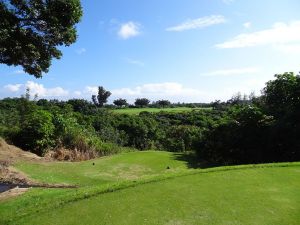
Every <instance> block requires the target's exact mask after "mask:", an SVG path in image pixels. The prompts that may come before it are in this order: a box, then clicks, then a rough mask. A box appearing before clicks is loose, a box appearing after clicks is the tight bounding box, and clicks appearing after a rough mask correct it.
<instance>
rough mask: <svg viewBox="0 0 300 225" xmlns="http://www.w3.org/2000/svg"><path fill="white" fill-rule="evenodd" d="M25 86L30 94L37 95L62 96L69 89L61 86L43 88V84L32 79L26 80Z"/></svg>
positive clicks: (67, 92)
mask: <svg viewBox="0 0 300 225" xmlns="http://www.w3.org/2000/svg"><path fill="white" fill-rule="evenodd" d="M25 87H26V88H29V89H30V93H31V94H32V95H35V94H37V95H38V96H39V97H62V96H67V95H68V94H69V91H67V90H64V89H63V88H62V87H54V88H45V87H44V85H43V84H38V83H35V82H33V81H27V83H26V85H25Z"/></svg>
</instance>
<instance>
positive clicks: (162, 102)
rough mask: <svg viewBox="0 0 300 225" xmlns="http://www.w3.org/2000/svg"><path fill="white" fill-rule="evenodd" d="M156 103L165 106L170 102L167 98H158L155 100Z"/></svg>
mask: <svg viewBox="0 0 300 225" xmlns="http://www.w3.org/2000/svg"><path fill="white" fill-rule="evenodd" d="M156 104H157V105H158V106H160V107H166V106H169V105H171V102H170V101H169V100H159V101H157V102H156Z"/></svg>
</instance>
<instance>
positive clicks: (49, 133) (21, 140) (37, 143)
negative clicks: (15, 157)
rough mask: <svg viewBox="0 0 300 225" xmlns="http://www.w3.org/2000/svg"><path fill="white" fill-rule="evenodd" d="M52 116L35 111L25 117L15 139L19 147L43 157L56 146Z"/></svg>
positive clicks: (46, 112) (43, 111) (45, 112)
mask: <svg viewBox="0 0 300 225" xmlns="http://www.w3.org/2000/svg"><path fill="white" fill-rule="evenodd" d="M52 117H53V116H52V114H51V113H50V112H48V111H45V110H34V111H32V112H31V113H29V114H27V115H25V117H24V121H22V124H21V127H20V130H19V132H18V133H17V134H16V136H15V137H14V138H13V139H14V143H15V144H16V145H18V146H19V147H21V148H23V149H25V150H28V151H32V152H34V153H36V154H38V155H43V154H44V153H45V152H46V150H47V149H48V148H50V147H52V146H53V145H54V140H53V137H54V130H55V127H54V125H53V123H52Z"/></svg>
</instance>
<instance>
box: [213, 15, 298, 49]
mask: <svg viewBox="0 0 300 225" xmlns="http://www.w3.org/2000/svg"><path fill="white" fill-rule="evenodd" d="M295 42H298V43H299V42H300V21H294V22H291V23H288V24H286V23H276V24H274V25H273V26H272V28H270V29H266V30H261V31H257V32H253V33H245V34H240V35H238V36H236V37H234V38H232V39H231V40H229V41H226V42H224V43H221V44H217V45H216V47H217V48H244V47H252V46H259V45H275V46H276V45H278V44H288V43H295Z"/></svg>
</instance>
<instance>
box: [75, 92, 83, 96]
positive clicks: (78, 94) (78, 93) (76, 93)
mask: <svg viewBox="0 0 300 225" xmlns="http://www.w3.org/2000/svg"><path fill="white" fill-rule="evenodd" d="M74 95H75V96H81V95H82V93H81V91H74Z"/></svg>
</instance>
